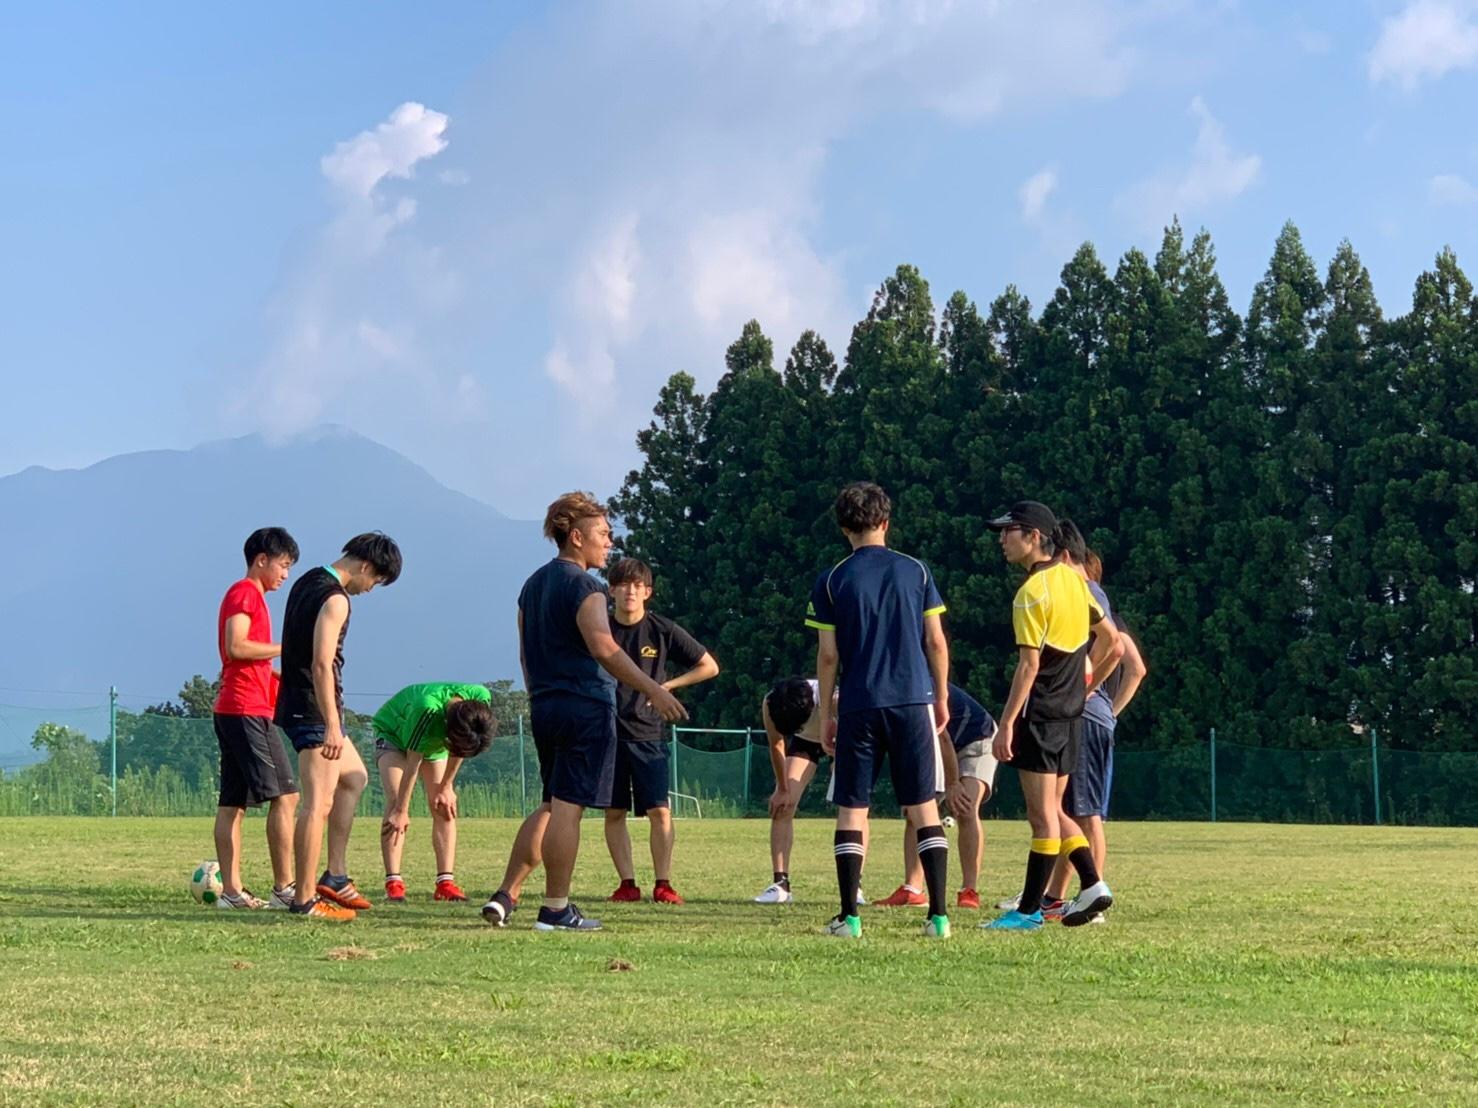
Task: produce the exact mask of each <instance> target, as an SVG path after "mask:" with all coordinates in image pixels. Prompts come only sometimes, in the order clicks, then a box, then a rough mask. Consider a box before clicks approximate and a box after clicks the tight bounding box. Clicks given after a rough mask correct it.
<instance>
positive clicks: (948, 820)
mask: <svg viewBox="0 0 1478 1108" xmlns="http://www.w3.org/2000/svg"><path fill="white" fill-rule="evenodd" d="M954 825H955V817H954V816H945V817H944V818H943V819H942V820H940V821H939V826H941V827H953V826H954Z"/></svg>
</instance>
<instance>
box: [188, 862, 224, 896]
mask: <svg viewBox="0 0 1478 1108" xmlns="http://www.w3.org/2000/svg"><path fill="white" fill-rule="evenodd" d="M222 888H223V886H222V885H221V867H220V866H218V865H216V863H215V862H201V863H200V865H198V866H196V867H195V872H194V873H192V874H191V875H190V895H191V896H193V897H194V898H195V902H196V903H197V904H214V903H215V902H216V901H217V900H219V899H220V896H221V889H222Z"/></svg>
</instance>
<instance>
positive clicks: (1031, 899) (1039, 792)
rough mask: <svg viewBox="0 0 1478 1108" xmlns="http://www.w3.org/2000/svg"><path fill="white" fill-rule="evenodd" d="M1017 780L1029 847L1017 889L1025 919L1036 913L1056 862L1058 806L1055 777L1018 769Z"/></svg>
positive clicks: (1059, 831)
mask: <svg viewBox="0 0 1478 1108" xmlns="http://www.w3.org/2000/svg"><path fill="white" fill-rule="evenodd" d="M1020 778H1021V793H1022V796H1023V797H1024V798H1025V799H1026V821H1027V823H1028V824H1030V825H1031V831H1032V844H1031V850H1030V851H1029V852H1028V854H1027V856H1026V880H1025V882H1024V883H1023V885H1022V888H1021V904H1020V907H1019V911H1021V913H1022V914H1023V915H1028V916H1029V915H1031V914H1032V913H1034V912H1037V911H1039V910H1040V907H1041V903H1042V893H1043V892H1044V891H1045V890H1046V888H1047V882H1048V880H1049V879H1050V878H1051V876H1052V867H1053V866H1054V865H1055V864H1056V863H1057V855H1058V852H1059V850H1060V849H1061V846H1062V841H1061V835H1062V831H1061V819H1062V804H1061V800H1060V796H1061V794H1060V792H1059V791H1058V787H1057V782H1058V780H1059V778H1058V776H1057V775H1056V774H1054V773H1034V772H1031V771H1029V770H1021V771H1020Z"/></svg>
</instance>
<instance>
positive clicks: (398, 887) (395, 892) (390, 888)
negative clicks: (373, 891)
mask: <svg viewBox="0 0 1478 1108" xmlns="http://www.w3.org/2000/svg"><path fill="white" fill-rule="evenodd" d="M385 899H386V901H388V902H389V903H391V904H404V903H405V882H404V881H402V880H401V879H400V878H398V877H393V878H391V879H390V880H389V881H386V882H385Z"/></svg>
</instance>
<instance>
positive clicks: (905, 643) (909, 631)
mask: <svg viewBox="0 0 1478 1108" xmlns="http://www.w3.org/2000/svg"><path fill="white" fill-rule="evenodd" d="M943 611H944V601H943V600H942V599H940V596H939V589H938V588H937V587H935V584H934V575H933V574H932V573H930V572H929V567H928V566H926V565H924V563H923V562H921V561H919V560H918V559H917V558H910V557H909V556H908V555H907V554H900V553H898V552H897V551H896V550H889V549H888V548H887V547H886V546H863V547H860V548H858V549H857V550H854V551H853V552H852V554H851V556H850V557H848V558H845V559H843V560H842V561H840V562H838V563H837V564H836V565H835V566H833V567H832V568H831V569H829V570H827V571H826V572H825V573H823V574H822V575H821V576H820V577H818V578H816V586H815V588H813V589H812V590H811V603H810V605H809V607H808V608H807V609H806V626H807V627H814V628H816V629H817V630H821V631H835V632H836V639H837V652H838V653H839V654H840V655H841V668H842V677H841V683H840V688H841V700H840V702H839V703H838V706H837V710H838V712H857V711H861V710H863V709H866V708H894V707H899V706H901V705H905V704H932V703H934V678H933V677H932V676H931V675H930V673H929V662H928V659H927V658H926V657H925V656H924V617H925V616H928V615H937V614H939V613H940V612H943Z"/></svg>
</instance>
